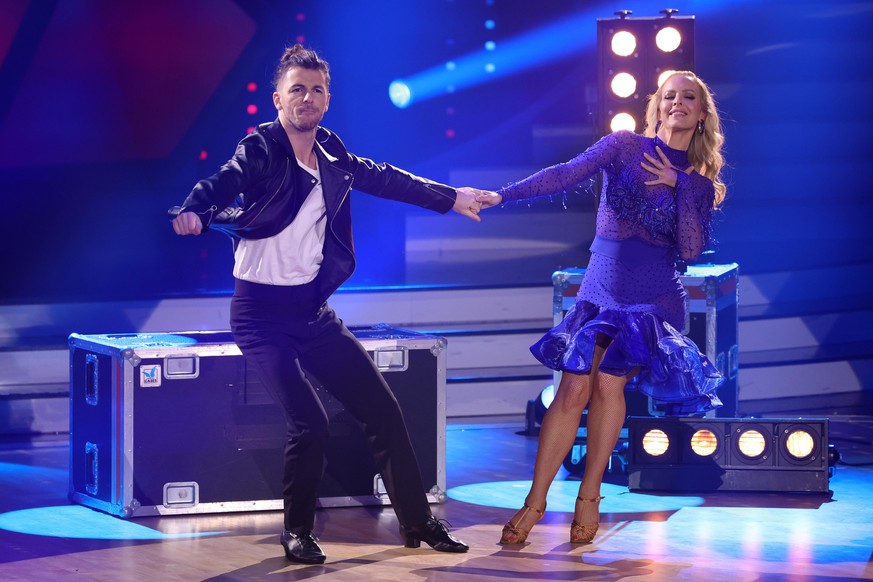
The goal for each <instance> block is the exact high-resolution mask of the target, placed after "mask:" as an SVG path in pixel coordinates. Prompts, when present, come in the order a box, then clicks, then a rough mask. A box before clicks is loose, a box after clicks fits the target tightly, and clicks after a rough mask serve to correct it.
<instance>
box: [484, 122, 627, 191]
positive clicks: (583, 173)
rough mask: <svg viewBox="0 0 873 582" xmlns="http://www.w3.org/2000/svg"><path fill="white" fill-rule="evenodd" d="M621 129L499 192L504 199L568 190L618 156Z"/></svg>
mask: <svg viewBox="0 0 873 582" xmlns="http://www.w3.org/2000/svg"><path fill="white" fill-rule="evenodd" d="M622 133H626V132H617V133H611V134H609V135H606V136H604V137H602V138H600V140H598V141H597V142H596V143H595V144H594V145H592V146H591V147H590V148H588V149H587V150H585V151H584V152H582V153H581V154H579V155H578V156H576V157H575V158H573V159H572V160H570V161H569V162H564V163H561V164H556V165H554V166H550V167H548V168H545V169H543V170H540V171H539V172H537V173H536V174H533V175H532V176H529V177H527V178H525V179H524V180H521V181H520V182H516V183H514V184H510V185H509V186H505V187H503V188H501V189H500V190H498V191H497V193H498V194H500V195H501V196H502V197H503V202H504V203H505V202H513V201H516V200H525V199H528V198H536V197H539V196H549V195H552V194H561V193H563V192H567V191H569V190H571V189H572V188H573V187H574V186H576V185H578V184H580V183H581V182H584V181H585V180H587V179H589V178H591V177H592V176H594V174H595V173H596V172H597V171H598V170H599V169H601V168H603V167H604V166H606V165H608V164H609V163H611V162H612V161H614V160H615V159H616V158H617V157H618V155H619V153H620V150H621V143H620V142H621V141H622V135H621V134H622ZM628 133H629V132H628Z"/></svg>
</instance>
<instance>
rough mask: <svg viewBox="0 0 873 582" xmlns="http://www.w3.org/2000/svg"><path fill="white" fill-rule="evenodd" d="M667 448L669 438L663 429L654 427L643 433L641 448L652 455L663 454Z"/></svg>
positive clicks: (668, 446)
mask: <svg viewBox="0 0 873 582" xmlns="http://www.w3.org/2000/svg"><path fill="white" fill-rule="evenodd" d="M669 448H670V439H669V438H668V437H667V433H665V432H664V431H662V430H659V429H657V428H656V429H653V430H650V431H648V432H647V433H646V434H645V435H643V450H644V451H646V452H647V453H649V454H650V455H652V456H653V457H659V456H661V455H663V454H664V453H666V452H667V449H669Z"/></svg>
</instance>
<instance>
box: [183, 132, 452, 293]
mask: <svg viewBox="0 0 873 582" xmlns="http://www.w3.org/2000/svg"><path fill="white" fill-rule="evenodd" d="M316 142H317V146H316V148H315V152H316V155H317V156H318V166H319V170H320V172H321V180H322V190H323V192H324V203H325V207H326V209H327V218H328V220H327V232H326V236H325V242H324V251H323V253H324V259H323V261H322V264H321V268H320V269H319V274H318V277H317V283H318V287H319V291H320V295H322V299H323V300H326V299H327V298H328V297H329V296H330V295H332V294H333V292H334V291H336V290H337V289H338V288H339V286H340V285H342V284H343V283H344V282H345V281H346V280H347V279H348V278H349V277H351V275H352V273H353V272H354V270H355V252H354V243H353V241H352V215H351V206H350V203H349V192H350V191H351V189H352V188H353V187H354V188H355V189H356V190H360V191H361V192H365V193H368V194H373V195H376V196H380V197H382V198H389V199H392V200H399V201H402V202H408V203H410V204H415V205H417V206H421V207H422V208H428V209H431V210H435V211H437V212H440V213H446V212H448V211H449V210H451V208H452V206H453V205H454V203H455V198H456V197H457V192H456V191H455V189H454V188H451V187H449V186H446V185H443V184H439V183H436V182H431V181H429V180H426V179H424V178H419V177H418V176H414V175H412V174H409V173H407V172H405V171H403V170H400V169H398V168H395V167H393V166H391V165H389V164H376V163H374V162H373V161H372V160H368V159H366V158H359V157H357V156H355V155H354V154H351V153H349V152H348V151H347V150H346V148H345V145H343V143H342V141H340V139H339V138H338V137H337V136H336V135H335V134H333V133H332V132H330V131H328V130H327V129H324V128H322V127H319V128H318V130H317V132H316ZM319 146H320V147H319ZM314 185H315V180H314V179H313V178H312V176H310V175H309V174H308V173H307V172H305V171H304V170H303V169H301V168H300V167H299V166H298V165H297V161H296V159H295V157H294V151H293V149H292V148H291V142H290V141H289V140H288V136H287V134H286V133H285V130H284V128H283V127H282V125H281V124H280V123H279V121H278V120H276V121H273V122H272V123H264V124H262V125H260V126H258V127H257V128H256V129H255V131H254V132H252V133H251V134H249V135H247V136H246V137H245V138H243V140H242V141H240V143H239V145H238V146H237V148H236V152H234V155H233V157H232V158H231V159H230V160H228V161H227V163H225V164H224V165H223V166H222V167H221V168H220V169H219V171H218V172H217V173H216V174H214V175H212V176H210V177H209V178H206V179H204V180H201V181H200V182H198V183H197V185H195V186H194V189H193V190H192V191H191V193H190V194H189V195H188V197H187V198H186V199H185V202H184V203H183V204H182V206H175V207H173V208H171V209H170V211H169V215H170V217H171V218H175V217H176V216H177V215H178V214H180V213H182V212H195V213H197V214H198V215H199V216H200V219H201V221H202V222H203V226H204V229H213V230H219V231H222V232H224V233H226V234H228V235H229V236H231V237H233V238H246V239H259V238H267V237H270V236H274V235H276V234H278V233H279V232H280V231H282V230H283V229H284V228H285V227H287V226H288V225H289V224H291V222H292V221H293V220H294V218H295V217H296V216H297V212H298V211H299V210H300V206H301V204H303V201H304V200H305V199H306V197H307V196H308V195H309V192H310V191H311V190H312V188H313V187H314Z"/></svg>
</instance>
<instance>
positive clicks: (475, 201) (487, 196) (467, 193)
mask: <svg viewBox="0 0 873 582" xmlns="http://www.w3.org/2000/svg"><path fill="white" fill-rule="evenodd" d="M462 196H463V198H464V199H465V200H471V201H472V202H471V204H472V205H473V206H474V207H475V214H476V215H477V216H476V218H475V219H474V220H477V221H478V220H480V219H479V217H478V214H479V212H480V211H481V210H482V209H483V208H491V207H492V206H496V205H498V204H500V203H501V202H502V201H503V198H502V197H501V196H500V194H497V193H496V192H491V191H490V190H480V189H479V188H470V187H467V186H465V187H463V188H458V200H460V199H461V197H462ZM457 205H458V203H457V202H456V203H455V210H457ZM457 211H458V212H461V211H460V210H457ZM461 214H465V213H464V212H461ZM471 218H472V217H471Z"/></svg>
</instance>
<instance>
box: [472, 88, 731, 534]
mask: <svg viewBox="0 0 873 582" xmlns="http://www.w3.org/2000/svg"><path fill="white" fill-rule="evenodd" d="M646 125H647V128H646V133H645V135H638V134H635V133H632V132H629V131H619V132H616V133H613V134H611V135H607V136H605V137H604V138H602V139H601V140H599V141H598V142H597V143H596V144H594V145H593V146H591V147H590V148H589V149H588V150H586V151H585V152H584V153H582V154H580V155H579V156H577V157H576V158H574V159H573V160H571V161H569V162H567V163H564V164H558V165H556V166H552V167H550V168H546V169H544V170H541V171H540V172H537V173H536V174H534V175H532V176H530V177H528V178H526V179H524V180H522V181H520V182H518V183H515V184H512V185H510V186H507V187H505V188H502V189H500V190H499V191H497V192H488V191H480V193H479V195H478V197H477V200H479V202H481V203H482V207H483V208H485V207H490V206H494V205H496V204H500V203H506V202H511V201H515V200H523V199H528V198H533V197H536V196H545V195H550V194H556V193H561V192H564V191H567V190H569V189H571V188H572V187H573V186H574V185H577V184H580V183H582V182H584V181H586V180H588V179H589V178H590V177H591V176H593V175H594V174H595V173H596V172H597V171H600V170H602V171H603V173H604V182H603V196H602V199H601V203H600V206H599V209H598V212H597V231H596V237H595V239H594V242H593V243H592V245H591V252H592V254H591V260H590V262H589V265H588V269H587V270H586V273H585V277H584V278H583V281H582V285H581V288H580V290H579V294H578V296H577V300H576V304H575V305H574V306H573V307H572V308H570V310H569V311H568V312H567V314H566V316H565V317H564V320H563V321H562V322H561V323H560V324H559V325H558V326H557V327H555V328H554V329H552V330H551V331H549V332H548V333H547V334H546V335H545V336H544V337H543V338H542V339H541V340H540V341H538V342H537V343H536V344H535V345H534V346H532V347H531V351H532V352H533V354H534V356H535V357H536V358H537V359H539V360H540V361H541V362H542V363H543V364H545V365H546V366H548V367H550V368H552V369H555V370H561V371H562V375H561V382H560V385H559V387H558V390H557V394H556V395H555V399H554V401H553V402H552V404H551V406H550V407H549V409H548V411H547V412H546V415H545V418H544V419H543V423H542V427H541V431H540V437H539V447H538V451H537V458H536V465H535V467H534V478H533V484H532V486H531V489H530V492H529V493H528V495H527V498H526V499H525V503H524V507H523V508H522V509H520V510H519V511H518V512H517V513H516V514H515V515H514V516H513V517H512V518H511V519H510V520H509V522H508V523H507V524H506V526H505V527H504V528H503V534H502V536H501V539H500V543H502V544H520V543H523V542H524V541H525V539H526V538H527V536H528V533H529V532H530V529H531V528H532V527H533V525H534V524H535V523H536V522H537V521H539V519H540V518H541V517H542V516H543V512H544V511H545V509H546V494H547V492H548V489H549V486H550V485H551V482H552V480H553V479H554V477H555V475H556V474H557V471H558V468H559V467H560V466H561V462H562V460H563V459H564V457H565V456H566V454H567V452H568V451H569V450H570V447H571V446H572V445H573V441H574V439H575V437H576V429H577V428H578V427H579V421H580V418H581V415H582V412H583V410H584V409H585V407H586V406H588V419H587V429H588V437H587V451H588V452H587V457H586V460H585V473H584V476H583V478H582V483H581V486H580V488H579V495H578V497H577V500H576V506H575V512H574V519H573V523H572V525H571V527H570V541H571V542H573V543H587V542H590V541H591V540H592V539H593V538H594V536H595V534H596V532H597V528H598V525H599V523H598V522H599V503H600V500H601V499H603V497H601V495H600V485H601V482H602V480H603V472H604V470H605V469H606V466H607V463H608V461H609V457H610V455H611V454H612V451H613V449H614V447H615V444H616V441H617V440H618V437H619V434H620V432H621V427H622V424H623V423H624V420H625V400H624V390H625V385H626V383H627V382H628V381H629V380H630V379H631V378H633V377H634V376H637V379H636V387H637V389H639V390H641V391H642V392H644V393H646V394H647V395H649V396H650V397H651V398H652V399H653V400H654V402H655V404H656V406H658V407H659V408H660V409H662V410H664V411H665V412H667V413H668V414H694V413H700V412H704V411H706V410H710V409H712V408H715V407H718V406H721V402H720V401H719V400H718V397H717V396H716V395H715V390H716V388H717V387H718V386H719V385H720V384H721V383H722V382H723V378H722V377H721V375H720V374H719V373H718V371H717V370H716V369H715V367H714V366H713V365H712V364H711V363H710V362H709V361H708V360H707V359H706V357H705V356H704V355H703V354H701V353H700V351H699V350H698V348H697V346H696V345H694V343H693V342H692V341H691V340H689V339H688V338H686V337H684V336H683V335H682V334H681V333H680V332H679V331H677V330H681V329H682V327H683V324H684V321H685V292H684V289H683V287H682V284H681V283H680V281H679V276H678V274H677V273H676V260H677V259H682V260H685V261H690V260H693V259H694V258H695V257H697V256H698V255H699V254H700V253H701V252H702V251H703V250H704V248H705V247H706V245H707V242H708V240H709V235H710V218H711V214H712V212H713V210H714V209H715V208H717V207H718V205H719V204H720V203H721V201H722V200H723V199H724V195H725V186H724V184H723V183H722V182H721V181H720V180H719V172H720V171H721V168H722V166H723V165H724V160H723V158H722V155H721V147H722V143H723V141H724V138H723V137H722V135H721V131H720V124H719V117H718V112H717V111H716V108H715V104H714V102H713V99H712V93H711V91H710V90H709V88H708V87H707V86H706V85H705V84H704V83H703V81H701V80H700V79H699V78H698V77H697V76H696V75H695V74H694V73H691V72H687V71H680V72H676V73H674V74H673V75H671V76H670V77H669V78H668V79H667V80H666V81H665V82H664V83H663V84H662V85H661V87H659V88H658V90H657V91H656V92H655V94H654V95H652V96H651V97H650V99H649V103H648V107H647V110H646Z"/></svg>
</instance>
